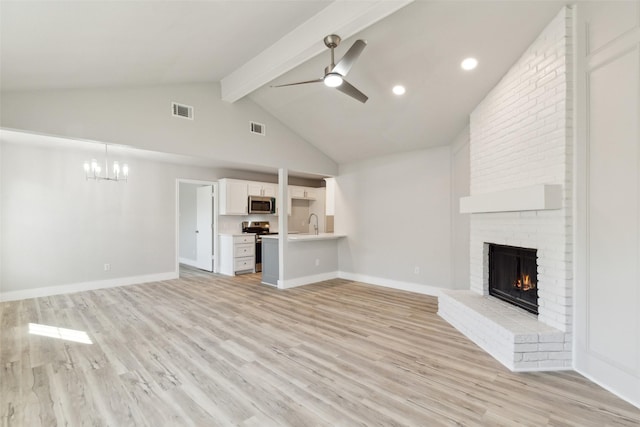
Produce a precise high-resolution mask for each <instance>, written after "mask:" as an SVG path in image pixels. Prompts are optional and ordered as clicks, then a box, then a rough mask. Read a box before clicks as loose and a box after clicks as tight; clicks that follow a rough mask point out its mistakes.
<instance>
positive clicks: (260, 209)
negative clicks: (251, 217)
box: [249, 196, 276, 214]
mask: <svg viewBox="0 0 640 427" xmlns="http://www.w3.org/2000/svg"><path fill="white" fill-rule="evenodd" d="M249 213H250V214H274V213H276V199H275V197H263V196H249Z"/></svg>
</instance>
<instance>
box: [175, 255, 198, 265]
mask: <svg viewBox="0 0 640 427" xmlns="http://www.w3.org/2000/svg"><path fill="white" fill-rule="evenodd" d="M178 261H179V262H180V264H184V265H188V266H189V267H195V268H198V263H197V262H196V260H194V259H189V258H182V257H180V258H179V259H178Z"/></svg>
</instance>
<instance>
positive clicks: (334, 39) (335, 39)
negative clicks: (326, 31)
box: [324, 34, 342, 48]
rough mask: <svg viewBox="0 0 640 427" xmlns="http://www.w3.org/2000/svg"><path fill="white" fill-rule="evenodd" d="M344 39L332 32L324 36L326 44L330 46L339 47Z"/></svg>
mask: <svg viewBox="0 0 640 427" xmlns="http://www.w3.org/2000/svg"><path fill="white" fill-rule="evenodd" d="M341 40H342V39H341V38H340V36H338V35H336V34H330V35H328V36H326V37H325V38H324V44H325V46H327V47H328V48H334V47H337V46H338V45H339V44H340V41H341Z"/></svg>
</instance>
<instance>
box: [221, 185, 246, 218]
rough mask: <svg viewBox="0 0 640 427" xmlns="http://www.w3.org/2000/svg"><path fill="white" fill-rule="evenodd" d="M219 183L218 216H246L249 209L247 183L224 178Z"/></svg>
mask: <svg viewBox="0 0 640 427" xmlns="http://www.w3.org/2000/svg"><path fill="white" fill-rule="evenodd" d="M219 183H220V200H219V203H220V215H247V214H248V209H249V205H248V197H249V193H248V185H247V181H241V180H236V179H227V178H225V179H221V180H220V181H219Z"/></svg>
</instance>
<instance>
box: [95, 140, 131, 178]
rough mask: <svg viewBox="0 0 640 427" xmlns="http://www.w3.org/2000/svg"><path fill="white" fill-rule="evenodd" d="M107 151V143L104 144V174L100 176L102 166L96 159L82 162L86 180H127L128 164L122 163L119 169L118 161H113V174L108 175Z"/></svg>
mask: <svg viewBox="0 0 640 427" xmlns="http://www.w3.org/2000/svg"><path fill="white" fill-rule="evenodd" d="M108 156H109V153H108V151H107V144H105V145H104V174H105V176H101V175H100V173H101V172H102V168H101V167H100V165H99V164H98V161H97V160H96V159H91V162H88V161H87V162H84V176H85V178H86V179H87V180H90V179H93V180H96V181H125V182H126V181H127V178H128V177H129V166H128V165H127V164H126V163H124V164H123V165H122V170H121V169H120V163H118V162H117V161H114V162H113V176H112V177H111V176H109V161H108Z"/></svg>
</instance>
